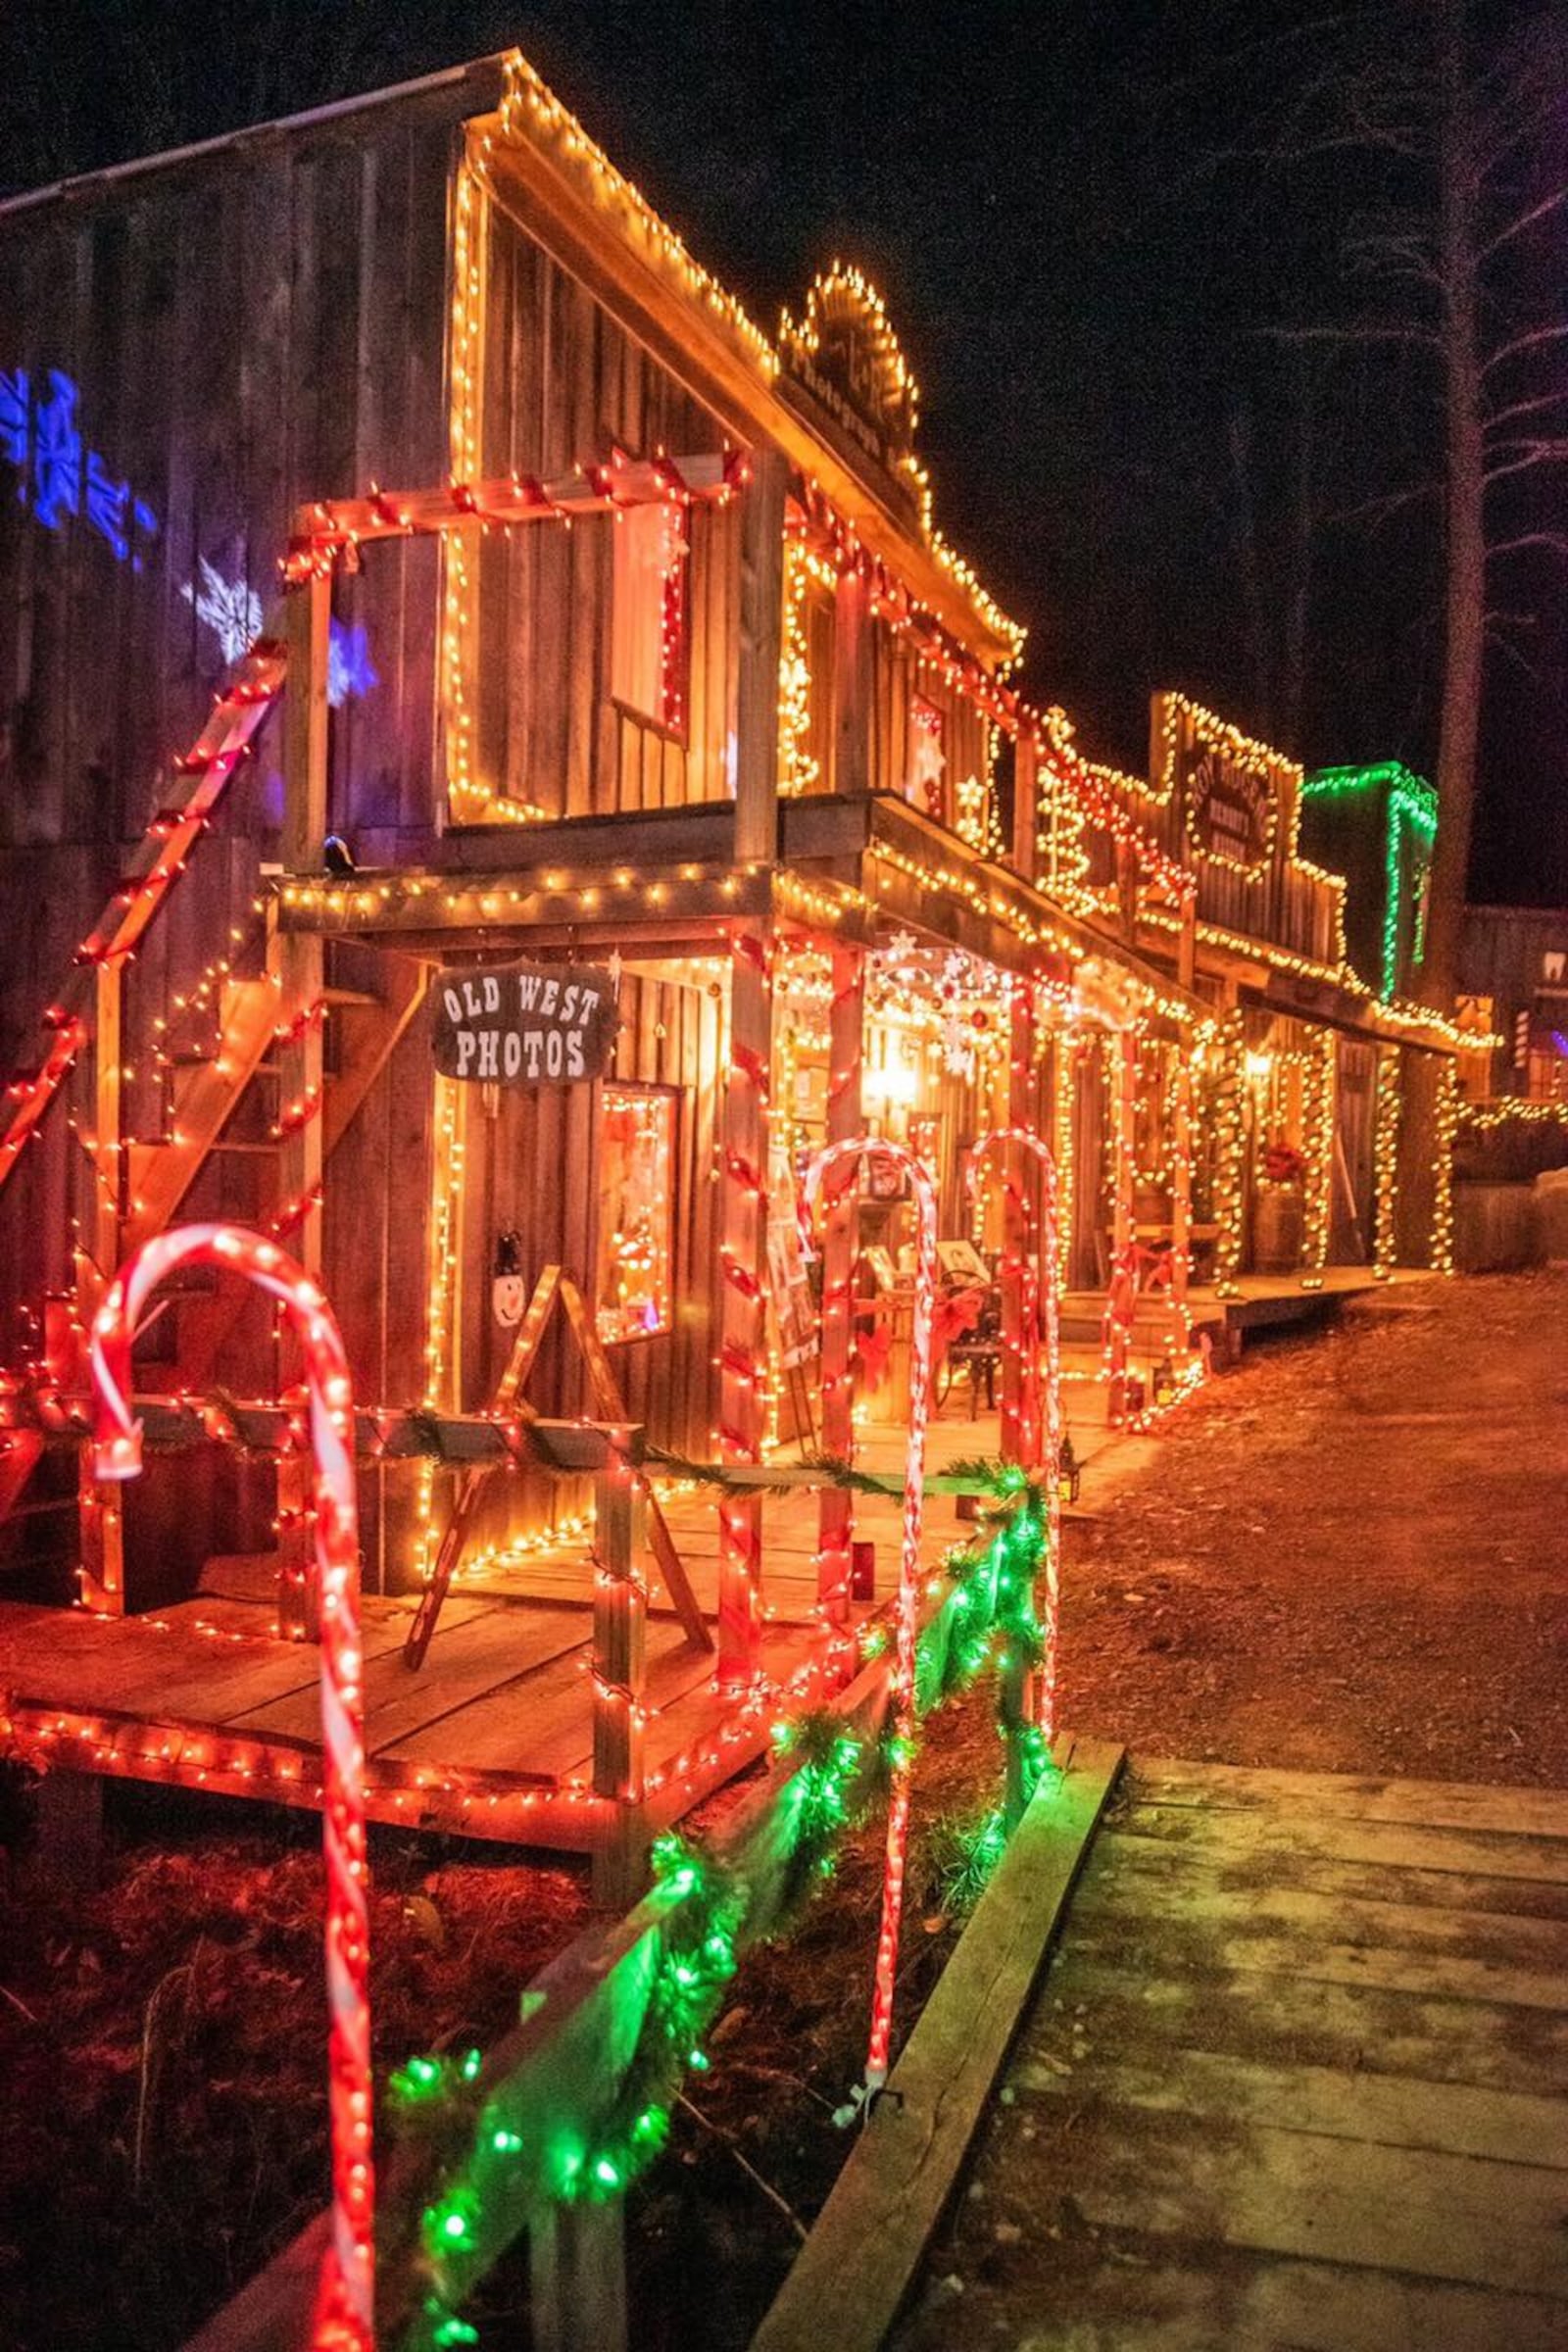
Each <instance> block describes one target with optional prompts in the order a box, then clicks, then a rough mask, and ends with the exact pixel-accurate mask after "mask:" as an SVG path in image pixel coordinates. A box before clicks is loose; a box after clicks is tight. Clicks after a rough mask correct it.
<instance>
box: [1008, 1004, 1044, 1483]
mask: <svg viewBox="0 0 1568 2352" xmlns="http://www.w3.org/2000/svg"><path fill="white" fill-rule="evenodd" d="M1010 1022H1011V1027H1010V1035H1009V1054H1008V1063H1007V1123H1008V1125H1009V1126H1012V1127H1033V1126H1034V1124H1035V1080H1034V1046H1035V1024H1034V1010H1033V1007H1032V1005H1031V1004H1030V1002H1029V997H1028V992H1027V991H1026V990H1025V989H1022V988H1019V989H1017V990H1015V991H1014V993H1013V997H1012V1005H1011V1012H1010ZM1000 1172H1001V1175H1002V1179H1003V1191H1002V1217H1003V1250H1002V1286H1001V1287H1002V1452H1003V1457H1004V1459H1005V1460H1006V1461H1009V1462H1021V1463H1022V1464H1023V1465H1024V1466H1025V1468H1026V1469H1033V1468H1034V1466H1035V1464H1036V1463H1037V1462H1038V1460H1039V1458H1040V1418H1041V1416H1040V1361H1039V1357H1040V1347H1039V1322H1040V1317H1039V1310H1038V1306H1037V1305H1036V1304H1034V1303H1032V1302H1033V1299H1034V1284H1033V1281H1032V1279H1031V1275H1030V1269H1029V1265H1028V1254H1029V1250H1030V1248H1031V1246H1034V1247H1036V1248H1038V1244H1039V1238H1040V1228H1039V1220H1038V1214H1036V1215H1034V1216H1031V1214H1030V1203H1031V1201H1034V1200H1035V1197H1036V1195H1037V1193H1038V1188H1039V1177H1038V1174H1037V1171H1036V1169H1035V1164H1034V1154H1033V1153H1032V1152H1017V1151H1014V1152H1008V1154H1007V1156H1006V1157H1005V1159H1004V1160H1003V1161H1002V1163H1001V1171H1000ZM1036 1207H1037V1209H1038V1202H1036ZM1031 1229H1032V1230H1031Z"/></svg>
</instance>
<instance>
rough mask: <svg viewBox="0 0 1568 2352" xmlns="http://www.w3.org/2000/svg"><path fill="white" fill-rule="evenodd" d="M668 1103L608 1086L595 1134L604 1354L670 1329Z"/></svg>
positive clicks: (671, 1107) (650, 1093)
mask: <svg viewBox="0 0 1568 2352" xmlns="http://www.w3.org/2000/svg"><path fill="white" fill-rule="evenodd" d="M674 1165H675V1098H674V1096H673V1095H672V1094H668V1093H665V1092H664V1091H662V1089H661V1088H659V1087H651V1086H607V1087H606V1088H605V1090H604V1097H603V1120H602V1123H601V1126H600V1131H599V1281H598V1286H597V1293H596V1295H597V1298H598V1301H599V1314H598V1323H599V1337H600V1338H601V1339H602V1340H603V1341H604V1342H605V1344H606V1346H607V1347H613V1346H614V1345H615V1343H616V1342H617V1341H619V1340H645V1339H647V1338H649V1337H650V1336H651V1335H652V1334H653V1333H655V1332H661V1331H668V1330H669V1328H670V1296H671V1292H672V1289H673V1260H674V1228H675V1219H674V1189H673V1188H674Z"/></svg>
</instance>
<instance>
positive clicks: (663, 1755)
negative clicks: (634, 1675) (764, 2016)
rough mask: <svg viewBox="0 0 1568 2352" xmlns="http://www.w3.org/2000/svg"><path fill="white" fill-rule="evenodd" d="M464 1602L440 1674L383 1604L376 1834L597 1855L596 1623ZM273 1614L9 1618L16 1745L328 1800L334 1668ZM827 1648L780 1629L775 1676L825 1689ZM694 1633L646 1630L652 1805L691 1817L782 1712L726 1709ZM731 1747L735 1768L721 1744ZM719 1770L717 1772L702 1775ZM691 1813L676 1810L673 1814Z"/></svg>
mask: <svg viewBox="0 0 1568 2352" xmlns="http://www.w3.org/2000/svg"><path fill="white" fill-rule="evenodd" d="M585 1585H586V1578H585V1577H583V1578H580V1579H579V1584H578V1590H577V1594H576V1596H575V1597H573V1598H570V1599H566V1600H563V1601H560V1602H555V1601H550V1600H516V1599H499V1600H498V1599H494V1598H484V1597H479V1596H476V1595H473V1594H466V1593H461V1594H460V1593H454V1594H453V1595H452V1596H451V1597H450V1598H449V1600H448V1602H447V1605H446V1607H445V1608H444V1609H443V1611H442V1615H441V1621H440V1625H439V1627H438V1630H437V1633H436V1637H435V1640H434V1642H432V1644H431V1647H430V1651H429V1655H428V1657H427V1659H426V1661H425V1664H424V1666H423V1667H422V1668H421V1669H420V1670H419V1671H418V1672H417V1673H411V1672H410V1671H409V1669H408V1668H407V1667H406V1666H405V1664H404V1662H403V1655H402V1647H403V1641H404V1637H405V1635H406V1634H407V1631H408V1627H409V1622H410V1617H411V1612H412V1608H413V1603H412V1602H410V1601H399V1600H383V1599H378V1598H376V1597H374V1596H368V1597H367V1598H366V1600H365V1601H364V1604H363V1619H364V1645H365V1655H366V1675H365V1689H366V1749H367V1756H368V1771H367V1782H368V1795H369V1810H370V1813H371V1817H372V1818H373V1819H381V1820H393V1821H399V1822H405V1823H407V1824H409V1825H410V1826H411V1827H422V1828H439V1829H446V1830H452V1831H458V1832H462V1833H466V1834H468V1835H471V1836H479V1837H490V1838H511V1839H516V1840H518V1841H520V1842H523V1843H530V1844H531V1843H538V1844H547V1845H555V1846H564V1847H566V1848H568V1849H571V1848H576V1849H579V1850H591V1849H592V1848H593V1846H594V1845H595V1844H596V1842H599V1841H600V1839H601V1838H602V1834H603V1832H604V1829H605V1825H606V1816H607V1810H608V1809H607V1807H606V1805H605V1803H604V1802H603V1801H602V1800H600V1799H597V1798H595V1797H594V1796H593V1794H592V1790H591V1773H592V1748H593V1696H592V1685H591V1682H590V1679H589V1672H588V1668H589V1658H590V1641H591V1632H592V1607H591V1601H590V1600H589V1598H588V1595H587V1593H586V1591H585V1590H584V1587H585ZM272 1616H273V1612H272V1607H271V1604H270V1602H262V1601H260V1600H243V1599H233V1598H224V1597H220V1596H215V1595H211V1594H207V1595H204V1596H202V1597H201V1598H198V1599H195V1600H191V1601H185V1602H182V1603H180V1604H178V1605H177V1606H175V1607H172V1608H170V1609H166V1610H164V1611H162V1612H161V1613H159V1614H158V1615H156V1616H144V1617H125V1618H118V1619H116V1618H104V1617H94V1616H92V1615H89V1614H88V1613H87V1612H86V1611H84V1610H79V1609H57V1608H34V1607H30V1606H26V1605H24V1604H20V1603H16V1602H7V1603H0V1693H3V1695H4V1706H3V1708H0V1718H3V1721H0V1746H5V1745H9V1746H10V1747H11V1748H12V1749H14V1750H15V1751H16V1752H19V1753H22V1754H24V1755H34V1754H38V1753H40V1752H41V1753H42V1755H43V1756H44V1758H45V1759H46V1760H52V1761H54V1762H56V1763H58V1764H64V1765H69V1766H73V1767H76V1768H81V1769H86V1770H93V1771H99V1772H110V1773H112V1774H114V1775H115V1776H116V1777H120V1778H129V1779H140V1780H155V1781H169V1782H174V1783H177V1784H180V1785H183V1786H191V1785H200V1786H202V1787H204V1788H209V1789H214V1790H217V1791H221V1792H224V1793H229V1794H245V1795H256V1796H265V1797H271V1798H275V1799H278V1800H280V1801H282V1802H285V1803H290V1804H310V1803H313V1802H315V1801H317V1800H318V1797H319V1790H318V1788H317V1785H316V1774H317V1771H318V1769H319V1749H320V1699H319V1685H318V1674H319V1653H318V1651H317V1650H315V1649H314V1648H312V1647H310V1646H308V1645H306V1644H303V1643H298V1642H279V1641H277V1640H276V1639H274V1638H273V1636H272V1633H271V1625H272ZM820 1652H821V1642H820V1640H819V1637H818V1636H817V1635H816V1634H815V1633H812V1632H808V1631H806V1630H805V1629H803V1628H801V1627H795V1626H778V1627H773V1628H770V1629H769V1630H768V1632H767V1634H766V1635H765V1637H764V1642H763V1654H762V1667H763V1673H764V1676H766V1677H767V1678H768V1679H769V1681H770V1682H771V1683H773V1684H775V1685H783V1684H784V1683H785V1682H786V1681H787V1680H788V1679H789V1678H791V1677H793V1676H798V1675H808V1674H809V1673H810V1671H811V1668H812V1665H813V1661H814V1660H816V1659H817V1658H818V1657H819V1656H820ZM712 1676H713V1657H712V1653H711V1652H710V1651H705V1650H701V1649H698V1648H695V1647H693V1646H692V1645H691V1644H690V1643H689V1642H687V1641H686V1638H685V1636H684V1634H683V1632H682V1630H681V1628H680V1626H679V1625H678V1624H677V1623H676V1622H675V1621H673V1620H672V1619H668V1620H666V1619H661V1620H660V1621H658V1622H656V1623H654V1624H652V1625H650V1627H649V1632H648V1703H649V1708H650V1715H651V1720H650V1722H649V1725H648V1732H647V1771H648V1776H649V1781H650V1794H651V1796H652V1797H654V1798H655V1799H657V1800H658V1801H659V1802H660V1804H661V1807H662V1812H664V1813H667V1812H669V1811H670V1810H671V1807H670V1804H669V1801H668V1799H667V1797H666V1796H665V1793H664V1789H665V1784H666V1783H669V1782H672V1781H674V1780H675V1779H678V1778H684V1777H685V1776H686V1775H687V1773H688V1772H690V1774H691V1777H692V1793H691V1795H690V1796H689V1798H688V1801H689V1802H693V1803H695V1802H696V1801H698V1799H699V1798H700V1797H701V1796H702V1795H705V1794H707V1793H708V1791H709V1790H710V1789H711V1788H713V1787H715V1786H717V1785H718V1784H719V1783H720V1782H721V1781H723V1780H724V1779H727V1778H729V1777H730V1776H732V1775H733V1773H735V1772H736V1771H737V1770H739V1769H740V1768H741V1767H742V1766H743V1765H744V1764H745V1763H747V1762H748V1761H749V1760H750V1758H751V1757H752V1756H753V1755H755V1754H759V1753H760V1752H761V1750H762V1749H763V1748H764V1747H765V1746H766V1744H767V1740H768V1736H769V1726H770V1723H771V1721H772V1718H773V1715H774V1714H775V1713H776V1712H777V1707H776V1704H774V1703H768V1704H765V1705H758V1704H753V1705H751V1706H750V1707H748V1706H747V1705H746V1703H745V1702H744V1701H743V1700H738V1699H736V1698H734V1697H729V1696H720V1695H719V1694H718V1693H717V1692H716V1691H715V1690H714V1688H713V1680H712ZM721 1732H725V1733H727V1734H728V1735H729V1737H727V1739H726V1740H725V1745H724V1753H723V1755H722V1758H721V1759H720V1758H718V1757H717V1756H716V1755H712V1754H711V1753H710V1751H712V1750H713V1749H714V1747H715V1743H716V1739H717V1735H718V1734H719V1733H721ZM705 1759H706V1760H705ZM673 1809H674V1810H675V1811H678V1810H679V1809H680V1808H679V1807H678V1806H676V1807H674V1808H673Z"/></svg>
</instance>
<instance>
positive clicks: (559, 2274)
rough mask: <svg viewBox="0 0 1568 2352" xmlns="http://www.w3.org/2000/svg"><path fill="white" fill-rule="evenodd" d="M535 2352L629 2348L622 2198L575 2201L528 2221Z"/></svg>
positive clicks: (544, 2210) (540, 2212)
mask: <svg viewBox="0 0 1568 2352" xmlns="http://www.w3.org/2000/svg"><path fill="white" fill-rule="evenodd" d="M528 2283H529V2297H528V2321H529V2336H530V2340H531V2342H532V2344H533V2352H626V2344H627V2335H626V2226H625V2201H624V2199H623V2198H620V2197H607V2198H606V2199H604V2201H603V2202H598V2201H596V2200H595V2199H593V2198H588V2197H584V2198H578V2199H575V2200H574V2201H573V2202H572V2203H570V2204H554V2203H552V2204H548V2205H540V2206H539V2207H538V2208H537V2209H536V2210H535V2211H534V2212H533V2213H532V2214H530V2216H529V2218H528Z"/></svg>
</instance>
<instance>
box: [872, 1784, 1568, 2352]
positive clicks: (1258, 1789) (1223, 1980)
mask: <svg viewBox="0 0 1568 2352" xmlns="http://www.w3.org/2000/svg"><path fill="white" fill-rule="evenodd" d="M978 2151H979V2152H978V2156H977V2160H976V2162H975V2164H974V2167H973V2170H972V2173H971V2175H970V2177H969V2180H968V2182H967V2188H966V2191H962V2192H960V2194H959V2197H958V2199H957V2202H956V2207H955V2208H954V2212H953V2215H952V2217H951V2218H950V2220H949V2222H948V2223H947V2225H946V2226H945V2229H944V2231H943V2233H942V2235H940V2236H939V2238H938V2240H937V2242H936V2243H935V2245H934V2246H933V2248H932V2249H931V2252H930V2256H929V2259H928V2261H927V2264H926V2268H925V2272H924V2277H923V2281H922V2286H921V2290H920V2294H919V2296H918V2298H917V2300H916V2302H915V2305H914V2307H913V2310H912V2312H911V2314H910V2316H909V2317H907V2319H906V2320H905V2322H904V2323H903V2325H902V2327H900V2328H899V2329H898V2330H897V2331H896V2332H895V2334H894V2335H893V2336H892V2338H891V2339H890V2340H891V2341H892V2342H893V2343H894V2344H896V2345H897V2347H898V2352H939V2348H941V2352H947V2348H948V2347H951V2346H953V2345H955V2344H956V2343H959V2342H963V2343H968V2344H973V2345H974V2346H976V2347H977V2348H978V2347H982V2346H997V2347H1007V2346H1010V2347H1014V2348H1015V2352H1405V2348H1408V2352H1417V2347H1419V2352H1563V2347H1564V2346H1568V1795H1563V1794H1557V1793H1544V1792H1533V1791H1529V1790H1523V1789H1490V1788H1471V1787H1449V1786H1444V1785H1440V1784H1436V1783H1421V1782H1413V1781H1406V1782H1399V1781H1379V1780H1362V1779H1350V1778H1339V1777H1333V1776H1327V1775H1311V1774H1292V1773H1273V1772H1257V1771H1247V1770H1242V1769H1238V1768H1231V1767H1226V1766H1221V1765H1185V1764H1156V1763H1152V1762H1146V1763H1134V1764H1133V1765H1132V1766H1130V1767H1129V1769H1128V1772H1127V1775H1126V1777H1125V1778H1124V1780H1123V1782H1122V1784H1121V1787H1120V1789H1119V1791H1118V1793H1117V1795H1116V1796H1115V1798H1114V1799H1113V1801H1112V1804H1111V1807H1110V1809H1109V1810H1108V1812H1107V1813H1106V1815H1105V1817H1104V1820H1103V1825H1102V1827H1101V1829H1100V1831H1099V1834H1098V1836H1097V1837H1096V1838H1095V1840H1094V1842H1093V1844H1092V1846H1091V1848H1090V1851H1089V1854H1088V1859H1087V1861H1086V1863H1085V1865H1084V1868H1083V1872H1082V1876H1081V1878H1080V1880H1079V1882H1078V1886H1077V1889H1076V1892H1075V1893H1074V1895H1073V1897H1072V1899H1071V1903H1070V1907H1069V1909H1068V1911H1067V1915H1066V1920H1065V1924H1064V1927H1063V1929H1062V1932H1061V1935H1060V1937H1059V1940H1058V1943H1057V1946H1056V1949H1055V1952H1054V1958H1053V1959H1052V1962H1051V1965H1050V1967H1049V1970H1048V1972H1047V1974H1046V1975H1045V1976H1044V1978H1043V1980H1042V1981H1041V1983H1040V1985H1039V1986H1038V1988H1037V1990H1036V1993H1035V1995H1034V1997H1033V2000H1032V2002H1031V2004H1030V2005H1029V2007H1028V2009H1027V2011H1026V2013H1025V2020H1024V2024H1023V2028H1022V2031H1021V2034H1020V2036H1019V2039H1018V2042H1017V2044H1016V2046H1015V2048H1014V2051H1013V2053H1012V2056H1011V2059H1010V2060H1009V2062H1008V2066H1007V2070H1006V2073H1005V2078H1004V2085H1003V2087H1002V2089H1001V2092H1000V2095H999V2097H998V2098H997V2100H996V2101H995V2102H994V2103H993V2106H992V2109H991V2113H990V2116H989V2119H988V2121H987V2123H986V2124H985V2125H984V2126H983V2127H982V2132H981V2138H980V2140H979V2143H978Z"/></svg>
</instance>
